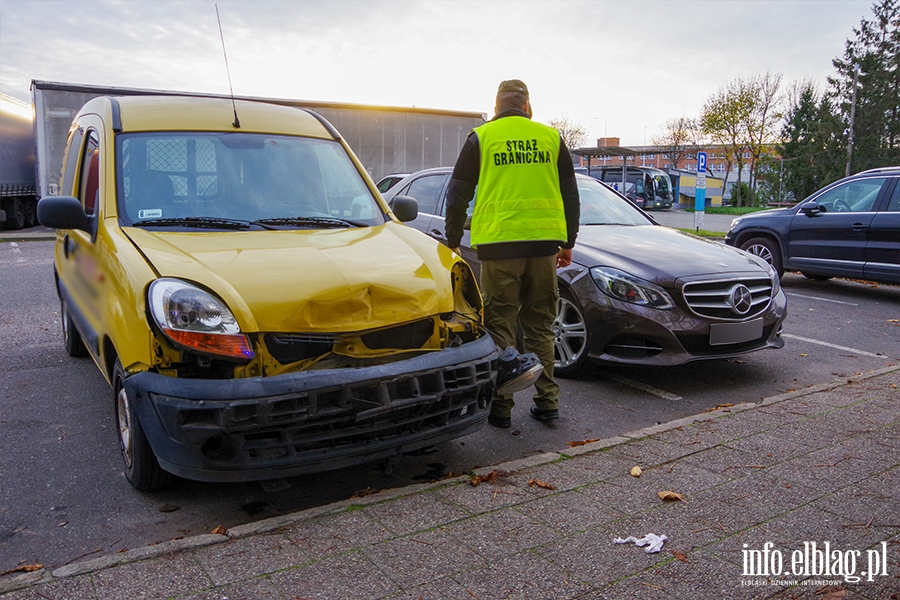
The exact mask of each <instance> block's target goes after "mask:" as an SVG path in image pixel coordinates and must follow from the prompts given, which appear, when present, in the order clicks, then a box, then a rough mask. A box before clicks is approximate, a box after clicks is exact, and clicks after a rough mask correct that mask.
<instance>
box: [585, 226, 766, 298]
mask: <svg viewBox="0 0 900 600" xmlns="http://www.w3.org/2000/svg"><path fill="white" fill-rule="evenodd" d="M573 259H574V261H575V262H577V263H579V264H582V265H584V266H586V267H594V266H599V265H604V266H610V267H615V268H617V269H621V270H623V271H627V272H628V273H631V274H632V275H634V276H636V277H640V278H641V279H645V280H647V281H652V282H655V283H658V284H660V285H664V286H667V285H670V284H671V283H672V282H674V281H675V280H677V279H679V278H682V277H696V276H704V275H731V274H734V273H747V272H751V273H755V272H759V273H760V274H761V275H762V274H765V273H767V269H766V266H765V263H764V262H763V261H762V260H761V259H759V258H757V257H755V256H751V255H750V254H747V253H745V252H742V251H740V250H737V249H736V248H732V247H730V246H725V245H724V244H720V243H717V242H713V241H709V240H704V239H702V238H698V237H694V236H690V235H686V234H684V233H681V232H679V231H675V230H674V229H670V228H668V227H657V226H651V225H648V226H637V227H635V226H624V225H585V226H582V227H581V229H580V230H579V232H578V243H577V244H576V245H575V251H574V256H573Z"/></svg>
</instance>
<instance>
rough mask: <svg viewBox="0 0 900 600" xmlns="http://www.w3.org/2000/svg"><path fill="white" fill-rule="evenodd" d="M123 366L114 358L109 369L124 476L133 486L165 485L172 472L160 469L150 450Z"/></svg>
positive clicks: (150, 487)
mask: <svg viewBox="0 0 900 600" xmlns="http://www.w3.org/2000/svg"><path fill="white" fill-rule="evenodd" d="M124 381H125V370H124V369H123V368H122V363H120V362H119V360H118V359H116V366H115V369H114V370H113V394H115V397H114V399H115V409H116V430H117V431H118V434H119V450H120V451H121V453H122V460H123V461H124V463H125V478H126V479H128V482H129V483H130V484H131V486H132V487H133V488H135V489H137V490H141V491H150V490H158V489H162V488H164V487H166V486H167V485H169V483H170V482H171V481H172V478H173V476H172V474H171V473H168V472H166V471H164V470H163V469H162V467H160V466H159V461H158V460H156V455H154V454H153V449H152V448H151V447H150V442H149V441H147V436H146V435H145V434H144V430H143V428H142V427H141V422H140V420H139V419H138V417H137V414H136V413H135V411H134V406H132V403H131V398H129V397H128V391H127V390H126V389H125V386H124V385H123V382H124Z"/></svg>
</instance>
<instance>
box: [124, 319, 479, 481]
mask: <svg viewBox="0 0 900 600" xmlns="http://www.w3.org/2000/svg"><path fill="white" fill-rule="evenodd" d="M496 374H497V350H496V346H495V345H494V342H493V340H492V339H491V337H490V336H488V335H485V336H483V337H482V338H481V339H479V340H476V341H474V342H470V343H468V344H465V345H463V346H460V347H458V348H448V349H445V350H442V351H440V352H434V353H431V354H426V355H423V356H418V357H416V358H411V359H407V360H401V361H397V362H393V363H388V364H384V365H378V366H372V367H365V368H360V369H330V370H321V371H303V372H299V373H290V374H285V375H279V376H276V377H265V378H263V377H256V378H248V379H227V380H200V379H178V378H173V377H166V376H163V375H158V374H155V373H149V372H143V373H138V374H135V375H133V376H131V377H128V378H126V379H125V381H124V386H125V389H126V390H127V392H128V394H129V396H130V398H132V402H133V405H134V407H135V410H136V411H137V415H138V418H139V419H140V422H141V426H142V427H143V429H144V432H145V433H146V435H147V438H148V440H149V442H150V445H151V447H152V448H153V451H154V453H155V454H156V457H157V459H158V460H159V463H160V465H161V466H162V468H163V469H165V470H166V471H169V472H171V473H174V474H176V475H179V476H181V477H185V478H187V479H195V480H200V481H250V480H259V479H271V478H276V477H287V476H292V475H300V474H303V473H311V472H316V471H324V470H330V469H336V468H341V467H346V466H351V465H355V464H360V463H364V462H368V461H371V460H377V459H379V458H384V457H387V456H392V455H396V454H400V453H404V452H409V451H412V450H416V449H419V448H423V447H427V446H431V445H434V444H437V443H439V442H443V441H446V440H450V439H453V438H456V437H459V436H462V435H465V434H467V433H470V432H472V431H475V430H477V429H479V428H481V426H482V425H484V422H485V420H486V419H487V414H488V410H489V408H490V400H491V395H492V390H493V387H494V380H495V378H496Z"/></svg>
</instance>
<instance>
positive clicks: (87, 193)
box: [78, 130, 100, 215]
mask: <svg viewBox="0 0 900 600" xmlns="http://www.w3.org/2000/svg"><path fill="white" fill-rule="evenodd" d="M78 181H79V189H80V191H79V194H78V199H79V200H81V205H82V206H83V207H84V212H85V214H88V215H92V214H94V211H95V210H96V209H97V198H98V196H99V192H100V138H99V137H98V135H97V132H96V131H93V130H92V131H89V132H88V138H87V141H86V142H85V144H84V153H83V154H82V155H81V177H80V178H79V180H78Z"/></svg>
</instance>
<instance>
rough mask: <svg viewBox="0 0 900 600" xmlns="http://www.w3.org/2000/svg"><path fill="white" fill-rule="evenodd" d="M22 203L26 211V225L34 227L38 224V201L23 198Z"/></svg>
mask: <svg viewBox="0 0 900 600" xmlns="http://www.w3.org/2000/svg"><path fill="white" fill-rule="evenodd" d="M22 205H23V207H24V209H25V210H24V212H25V227H26V228H28V227H34V226H35V225H37V222H38V220H37V202H35V201H34V200H23V201H22Z"/></svg>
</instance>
